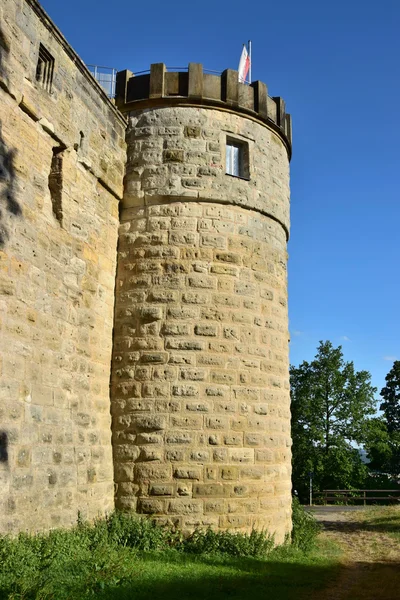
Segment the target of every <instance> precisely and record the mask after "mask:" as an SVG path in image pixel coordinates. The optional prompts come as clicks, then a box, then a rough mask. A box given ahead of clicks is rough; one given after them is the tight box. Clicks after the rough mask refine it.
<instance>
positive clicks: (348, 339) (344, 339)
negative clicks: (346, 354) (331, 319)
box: [340, 335, 351, 342]
mask: <svg viewBox="0 0 400 600" xmlns="http://www.w3.org/2000/svg"><path fill="white" fill-rule="evenodd" d="M340 339H341V340H342V341H343V342H351V339H350V338H349V337H347V335H342V336H341V338H340Z"/></svg>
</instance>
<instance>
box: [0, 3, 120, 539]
mask: <svg viewBox="0 0 400 600" xmlns="http://www.w3.org/2000/svg"><path fill="white" fill-rule="evenodd" d="M0 28H1V31H0V52H1V61H0V73H1V77H0V119H1V129H0V195H1V196H0V197H1V214H0V328H1V329H0V373H1V382H0V531H3V532H7V531H9V532H16V531H19V530H24V529H29V530H37V529H47V528H49V527H53V526H60V525H69V524H71V523H73V522H76V519H77V513H78V511H81V513H82V516H83V517H89V518H90V517H93V516H96V515H97V514H100V513H104V511H107V510H111V509H112V508H113V468H112V454H111V440H110V437H111V434H110V400H109V378H110V355H111V340H112V325H113V323H112V321H113V306H114V282H115V263H116V244H117V229H118V199H119V198H120V197H121V195H122V178H123V171H124V162H125V142H124V130H125V124H124V119H123V118H122V117H121V115H120V114H119V113H118V111H117V110H116V109H115V107H114V106H113V105H112V104H111V102H110V101H109V100H108V99H107V97H106V96H105V94H104V93H103V92H102V90H101V89H100V88H99V86H98V85H97V84H96V83H95V82H94V80H93V79H92V78H91V76H90V75H89V74H88V72H87V71H86V69H85V67H84V66H83V64H82V62H81V61H80V59H79V58H78V57H77V56H76V54H75V53H74V52H73V50H72V49H71V48H70V47H69V46H68V44H67V43H66V41H65V40H64V38H63V37H62V35H61V34H60V33H59V31H58V30H57V29H56V28H55V27H54V25H53V24H52V23H51V21H49V19H48V18H47V17H46V15H45V13H44V12H43V11H42V9H41V8H40V6H39V5H38V4H37V2H35V1H33V0H29V1H28V0H27V1H25V0H3V1H2V3H1V7H0ZM40 44H42V45H43V47H44V48H45V50H46V51H47V52H48V53H49V54H50V56H51V57H52V58H53V59H54V65H53V68H54V74H53V81H52V84H51V89H50V88H49V86H48V85H47V80H44V79H43V75H40V74H39V79H37V75H36V67H37V63H38V56H39V49H40ZM41 51H42V52H44V51H43V50H41ZM46 56H47V55H46V54H45V58H46Z"/></svg>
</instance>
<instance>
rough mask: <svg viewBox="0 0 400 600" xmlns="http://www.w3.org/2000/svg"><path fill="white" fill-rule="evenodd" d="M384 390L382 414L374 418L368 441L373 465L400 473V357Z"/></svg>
mask: <svg viewBox="0 0 400 600" xmlns="http://www.w3.org/2000/svg"><path fill="white" fill-rule="evenodd" d="M385 380H386V385H385V387H383V388H382V390H381V397H382V398H383V402H382V404H381V405H380V410H381V411H383V414H382V416H381V417H377V418H376V419H373V421H372V423H371V428H370V432H369V436H368V441H367V444H366V448H367V452H368V458H369V459H370V467H371V468H372V469H374V470H376V471H380V472H382V473H388V474H390V475H392V476H396V475H399V474H400V361H399V360H396V361H395V362H394V363H393V367H392V368H391V369H390V371H389V373H388V374H387V375H386V378H385Z"/></svg>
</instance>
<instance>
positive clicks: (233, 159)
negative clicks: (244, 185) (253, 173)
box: [225, 137, 249, 179]
mask: <svg viewBox="0 0 400 600" xmlns="http://www.w3.org/2000/svg"><path fill="white" fill-rule="evenodd" d="M225 153H226V154H225V172H226V174H227V175H231V176H232V177H239V178H240V179H249V174H248V170H249V169H248V145H247V142H242V141H241V140H236V139H233V138H230V137H227V138H226V145H225ZM246 165H247V166H246Z"/></svg>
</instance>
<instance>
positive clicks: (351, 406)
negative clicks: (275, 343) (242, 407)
mask: <svg viewBox="0 0 400 600" xmlns="http://www.w3.org/2000/svg"><path fill="white" fill-rule="evenodd" d="M290 386H291V399H292V438H293V487H294V489H296V490H297V491H298V492H299V495H300V497H301V499H302V500H305V499H306V498H307V493H308V481H309V476H308V473H309V471H312V472H313V473H314V489H315V490H317V491H318V490H322V489H324V488H325V489H335V488H336V489H339V488H350V487H360V486H362V484H363V481H364V479H365V477H366V475H367V469H366V467H365V466H364V465H363V464H362V462H361V458H360V454H359V452H358V450H357V449H356V448H355V447H354V445H355V444H362V443H363V442H365V440H366V439H367V435H368V431H369V428H368V424H369V418H368V417H369V416H370V415H373V414H374V412H375V399H374V394H375V392H376V388H374V387H373V386H372V385H371V376H370V374H369V373H368V371H356V370H355V369H354V364H353V362H345V361H344V359H343V353H342V348H341V346H339V347H338V348H334V347H333V345H332V343H331V342H329V341H326V342H320V344H319V346H318V350H317V354H316V356H315V358H314V360H313V361H312V362H310V363H309V362H307V361H304V362H303V363H302V364H301V365H300V366H299V367H293V366H292V367H291V368H290Z"/></svg>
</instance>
